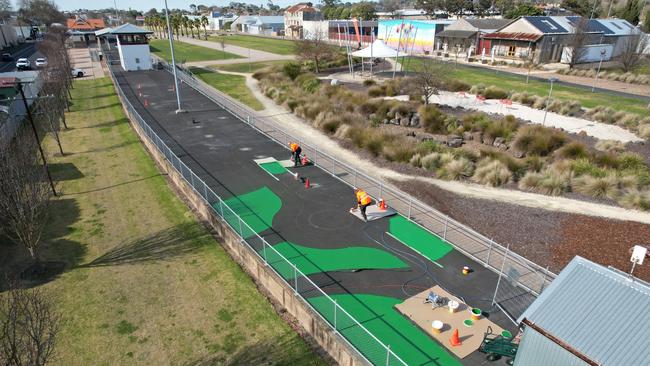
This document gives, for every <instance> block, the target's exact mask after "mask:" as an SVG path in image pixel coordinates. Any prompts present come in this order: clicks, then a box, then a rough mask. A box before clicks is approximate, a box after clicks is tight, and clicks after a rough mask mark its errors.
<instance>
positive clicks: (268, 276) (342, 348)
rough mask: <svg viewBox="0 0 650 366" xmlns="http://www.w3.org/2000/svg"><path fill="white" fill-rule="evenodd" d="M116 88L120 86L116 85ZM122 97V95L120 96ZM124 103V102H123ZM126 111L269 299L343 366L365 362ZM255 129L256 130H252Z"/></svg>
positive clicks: (158, 158) (176, 182)
mask: <svg viewBox="0 0 650 366" xmlns="http://www.w3.org/2000/svg"><path fill="white" fill-rule="evenodd" d="M116 87H117V86H116ZM120 99H121V98H120ZM121 102H122V105H123V106H124V101H121ZM123 109H124V112H125V113H126V115H127V116H128V118H129V120H130V121H131V126H132V127H133V129H134V130H135V132H136V133H137V134H138V136H139V137H140V140H141V141H142V142H143V144H144V146H145V147H146V148H147V151H148V152H149V154H150V155H151V156H152V157H153V159H154V161H155V162H156V164H157V165H158V167H159V169H160V170H161V171H162V172H164V173H167V175H168V179H169V181H170V182H171V183H172V184H173V185H174V186H175V187H176V188H177V190H178V192H180V193H181V194H182V195H183V197H184V198H185V199H186V202H188V203H189V205H190V206H191V208H192V209H194V210H195V211H196V212H197V213H198V215H200V217H201V219H203V220H205V221H206V222H208V223H209V225H210V226H211V227H212V228H213V229H214V231H215V232H216V233H217V235H218V236H219V237H220V238H221V242H222V245H223V246H224V248H225V249H226V250H227V252H228V253H229V254H230V256H231V257H232V258H233V259H234V260H235V261H236V262H237V263H238V264H239V265H240V266H241V267H242V268H243V269H244V271H246V272H247V273H248V274H249V275H250V276H251V277H252V278H253V279H254V280H255V281H256V282H257V284H258V286H260V287H262V288H263V289H264V290H266V294H265V295H266V296H267V297H269V299H270V300H271V301H272V302H274V303H276V304H279V305H280V306H282V307H284V308H285V309H286V310H287V313H288V314H290V315H291V316H293V317H294V318H295V319H296V320H297V323H298V324H300V326H301V327H302V328H303V329H304V330H305V331H306V332H307V333H308V334H310V335H311V336H312V337H313V338H314V340H315V341H316V342H317V343H318V344H319V345H320V346H321V347H322V348H323V349H324V350H325V351H326V352H327V353H328V354H329V355H330V356H331V357H332V358H333V359H334V360H335V361H336V362H337V363H338V364H339V365H344V366H358V365H366V364H367V362H365V361H364V360H363V359H362V358H361V357H359V356H358V355H357V352H356V351H355V350H354V349H352V348H351V347H350V346H349V345H348V344H347V342H346V341H345V340H344V339H342V338H341V336H340V335H339V334H337V333H335V332H334V331H333V330H332V328H331V327H330V326H329V325H328V324H327V323H326V322H325V321H324V320H323V319H322V318H321V317H320V315H318V314H317V313H316V312H314V311H313V310H312V309H311V308H310V307H309V306H308V305H307V304H306V303H305V302H304V301H303V300H301V299H300V298H298V297H297V296H295V295H294V290H293V289H292V288H291V287H289V286H287V285H286V283H284V282H283V281H282V280H281V279H280V278H279V277H278V276H277V275H276V274H275V273H274V272H273V270H272V269H271V268H270V267H269V266H267V265H265V264H264V262H263V261H262V260H261V259H260V258H259V257H258V256H257V255H256V254H254V253H253V251H252V250H251V249H250V248H249V247H247V246H246V244H244V243H242V242H241V239H240V238H239V236H238V235H237V234H236V233H235V232H233V231H232V230H231V229H230V227H229V226H228V225H227V224H225V223H224V222H222V221H221V220H220V219H219V217H218V215H217V214H215V213H214V212H213V211H212V209H211V208H210V207H209V206H208V205H206V204H205V202H204V201H203V199H202V198H201V196H200V195H198V194H197V193H196V192H195V191H194V190H193V189H192V187H191V186H190V185H189V184H187V183H186V182H185V181H184V180H183V177H182V176H181V175H180V174H179V173H178V172H177V171H176V170H174V168H173V167H172V166H171V164H170V163H169V162H168V161H167V160H166V159H165V157H164V156H163V155H162V154H160V152H159V151H158V150H157V149H156V146H155V145H154V144H153V143H151V142H150V141H149V140H148V137H147V135H146V134H145V133H144V131H142V130H141V129H140V127H139V125H138V124H137V123H136V122H134V120H135V119H134V118H133V117H132V116H131V115H130V113H129V111H128V110H127V108H123ZM251 132H253V131H251Z"/></svg>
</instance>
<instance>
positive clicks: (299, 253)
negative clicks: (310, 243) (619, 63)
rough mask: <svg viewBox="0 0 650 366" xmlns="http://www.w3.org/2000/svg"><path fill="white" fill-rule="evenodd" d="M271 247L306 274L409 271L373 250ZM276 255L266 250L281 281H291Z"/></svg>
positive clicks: (291, 273)
mask: <svg viewBox="0 0 650 366" xmlns="http://www.w3.org/2000/svg"><path fill="white" fill-rule="evenodd" d="M273 248H274V249H275V250H277V252H279V253H280V254H281V255H282V256H284V258H286V259H287V260H288V261H289V262H291V263H293V264H294V265H295V266H296V267H297V268H298V269H299V270H300V272H302V273H303V274H305V275H310V274H312V273H320V272H330V271H341V270H353V269H392V268H409V266H408V265H407V264H406V263H404V262H403V261H402V260H400V259H399V258H397V257H396V256H394V255H393V254H391V253H389V252H386V251H384V250H381V249H375V248H368V247H348V248H341V249H318V248H310V247H304V246H301V245H297V244H293V243H289V242H283V243H280V244H276V245H274V246H273ZM277 252H275V251H272V250H268V249H267V250H266V256H267V257H266V258H267V261H268V262H269V264H270V265H271V266H272V267H273V268H275V270H276V271H278V273H280V274H281V275H282V276H283V277H284V279H290V278H293V277H294V270H293V267H292V266H290V265H288V264H287V262H286V261H285V260H284V259H283V258H282V257H281V256H280V255H278V254H277ZM260 254H262V253H260Z"/></svg>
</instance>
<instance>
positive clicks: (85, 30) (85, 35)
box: [67, 16, 106, 46]
mask: <svg viewBox="0 0 650 366" xmlns="http://www.w3.org/2000/svg"><path fill="white" fill-rule="evenodd" d="M67 27H68V32H69V33H70V39H71V42H72V44H73V45H75V46H87V45H89V44H90V42H94V41H95V31H98V30H100V29H103V28H106V24H104V19H92V18H86V17H85V16H77V17H76V18H74V19H68V20H67Z"/></svg>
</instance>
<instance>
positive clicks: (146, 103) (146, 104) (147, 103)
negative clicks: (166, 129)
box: [144, 99, 149, 107]
mask: <svg viewBox="0 0 650 366" xmlns="http://www.w3.org/2000/svg"><path fill="white" fill-rule="evenodd" d="M144 106H145V107H148V106H149V101H148V100H146V99H145V100H144Z"/></svg>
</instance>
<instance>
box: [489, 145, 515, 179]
mask: <svg viewBox="0 0 650 366" xmlns="http://www.w3.org/2000/svg"><path fill="white" fill-rule="evenodd" d="M481 156H482V157H486V158H489V159H490V160H498V161H500V162H501V163H503V164H505V166H506V167H507V168H508V170H510V171H511V172H512V173H513V174H514V175H515V176H521V175H523V174H524V173H525V171H526V165H525V164H523V163H521V162H519V161H517V160H516V159H515V158H513V157H512V156H511V155H510V154H508V153H506V152H504V151H499V150H495V149H491V148H487V149H481Z"/></svg>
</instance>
